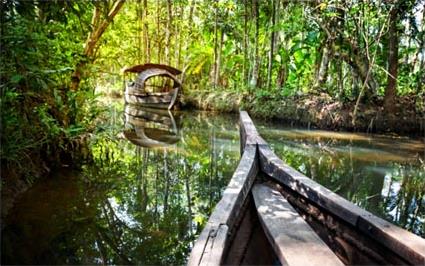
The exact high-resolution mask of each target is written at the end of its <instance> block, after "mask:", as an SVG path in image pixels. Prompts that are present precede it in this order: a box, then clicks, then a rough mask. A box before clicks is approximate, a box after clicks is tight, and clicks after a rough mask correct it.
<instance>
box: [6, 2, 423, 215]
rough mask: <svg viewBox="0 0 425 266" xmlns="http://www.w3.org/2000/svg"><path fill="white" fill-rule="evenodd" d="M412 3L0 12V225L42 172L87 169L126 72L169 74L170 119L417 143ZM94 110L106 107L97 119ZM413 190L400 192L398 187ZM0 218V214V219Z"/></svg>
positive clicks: (417, 65) (419, 58)
mask: <svg viewBox="0 0 425 266" xmlns="http://www.w3.org/2000/svg"><path fill="white" fill-rule="evenodd" d="M424 6H425V2H424V0H394V1H378V0H377V1H357V0H350V1H340V0H330V1H319V0H318V1H301V2H300V1H287V0H270V1H260V0H202V1H201V0H177V1H172V0H134V1H125V0H102V1H61V0H52V1H36V0H7V1H6V0H3V1H0V20H1V32H0V46H1V49H0V61H1V64H0V73H1V74H0V80H1V85H0V93H1V101H0V108H1V149H0V159H1V174H2V181H1V182H2V184H1V186H2V201H3V204H2V207H3V208H2V212H3V211H4V210H7V209H8V208H5V206H8V205H7V204H6V203H4V202H5V201H4V200H5V199H9V198H13V197H14V196H16V194H17V193H19V192H21V191H22V190H24V188H26V187H28V184H31V183H32V182H33V181H34V180H35V179H37V178H39V177H41V176H43V175H47V174H49V173H50V172H52V169H53V168H55V167H60V166H63V165H70V164H78V162H79V161H80V160H79V159H81V158H83V159H84V158H91V157H93V156H96V155H95V153H96V149H95V148H93V147H88V146H87V140H88V139H91V136H92V134H91V133H96V132H101V131H104V130H105V127H104V126H103V125H101V124H99V121H101V120H102V119H109V118H108V116H107V115H106V116H105V115H103V114H104V113H105V110H107V108H105V106H106V105H107V104H105V103H102V102H101V101H99V97H98V96H99V95H103V96H105V95H117V94H118V95H120V94H121V92H122V78H121V71H122V69H123V68H124V67H126V66H131V65H134V64H142V63H148V62H151V63H162V64H168V65H171V66H174V67H176V68H179V69H181V70H182V72H183V73H182V75H181V78H182V80H183V84H184V92H183V94H184V95H183V98H182V102H183V106H186V107H188V106H190V105H194V106H196V107H198V108H203V109H214V110H219V111H226V112H228V111H236V110H238V109H239V108H241V107H242V108H245V109H247V110H249V111H250V112H251V113H252V114H256V115H258V116H262V117H270V118H271V117H279V118H284V119H288V120H296V121H299V122H302V123H305V124H308V125H310V123H311V124H313V125H316V126H320V127H326V128H333V129H336V130H341V129H350V130H381V131H382V130H385V131H397V132H403V133H413V134H416V135H419V134H421V132H422V131H421V130H423V124H421V123H423V122H422V121H423V119H424V118H425V102H424V101H425V88H424V86H423V84H424V83H425V50H424V47H425V23H424V14H425V8H424ZM106 107H107V106H106ZM412 182H413V181H412ZM2 216H3V214H2Z"/></svg>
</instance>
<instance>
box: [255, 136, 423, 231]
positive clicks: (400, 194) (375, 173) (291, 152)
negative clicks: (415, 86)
mask: <svg viewBox="0 0 425 266" xmlns="http://www.w3.org/2000/svg"><path fill="white" fill-rule="evenodd" d="M288 131H289V133H288V132H286V130H280V131H278V130H273V131H271V132H269V131H268V130H263V131H262V132H261V133H262V134H263V135H264V136H265V139H266V140H267V141H269V142H270V143H271V144H272V147H273V149H274V150H275V152H276V154H277V155H278V156H279V157H281V158H282V159H283V160H284V161H285V162H286V163H288V164H289V165H291V166H292V167H294V168H296V169H298V170H299V171H300V172H302V173H304V174H305V175H307V176H309V177H311V178H313V179H314V180H316V181H317V182H319V183H320V184H322V185H324V186H325V187H327V188H329V189H331V190H332V191H334V192H336V193H338V194H339V195H341V196H343V197H344V198H346V199H348V200H350V201H352V202H354V203H355V204H357V205H359V206H361V207H362V208H365V209H367V210H369V211H370V212H372V213H374V214H376V215H378V216H380V217H382V218H384V219H386V220H388V221H390V222H392V223H395V224H397V225H399V226H401V227H403V228H406V229H408V230H410V231H412V232H414V233H415V234H418V235H421V236H422V237H424V236H425V233H424V224H425V208H424V205H425V204H424V203H425V198H424V193H425V176H424V175H425V164H424V162H423V161H422V159H421V158H423V156H424V155H423V154H421V153H419V152H418V151H419V150H418V149H416V147H417V146H420V144H419V143H416V142H415V143H416V145H415V146H412V145H410V144H411V143H413V142H414V141H407V143H408V144H409V145H408V146H406V145H404V144H403V143H398V142H397V141H395V140H392V141H393V146H392V147H390V146H389V145H388V149H386V147H387V146H384V145H383V143H385V144H387V143H389V142H390V139H385V138H384V137H382V136H381V137H379V138H378V139H377V144H376V145H375V142H374V138H372V137H368V138H367V139H366V140H365V139H364V138H360V137H359V136H357V135H356V136H357V138H355V139H353V138H351V137H350V136H351V135H350V134H347V135H349V136H344V135H343V133H338V138H332V136H331V137H326V136H325V135H324V134H325V133H324V132H323V131H319V135H318V136H317V135H315V134H314V132H315V131H310V132H307V133H305V134H301V135H299V134H298V135H297V134H292V132H293V131H294V130H288ZM297 132H298V131H297ZM403 141H405V140H400V142H403ZM393 147H403V149H402V151H401V153H397V151H395V150H393ZM408 147H413V148H414V149H411V150H409V149H408ZM365 155H367V156H365Z"/></svg>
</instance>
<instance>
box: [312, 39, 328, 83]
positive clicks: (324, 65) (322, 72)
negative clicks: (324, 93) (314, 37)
mask: <svg viewBox="0 0 425 266" xmlns="http://www.w3.org/2000/svg"><path fill="white" fill-rule="evenodd" d="M331 46H332V44H331V40H326V41H325V44H324V47H323V49H322V56H321V60H320V64H319V65H318V67H319V68H318V69H317V72H316V74H317V75H316V79H315V80H316V81H315V84H314V88H315V89H320V88H321V87H322V86H323V84H325V83H326V80H327V78H328V68H329V61H330V58H331Z"/></svg>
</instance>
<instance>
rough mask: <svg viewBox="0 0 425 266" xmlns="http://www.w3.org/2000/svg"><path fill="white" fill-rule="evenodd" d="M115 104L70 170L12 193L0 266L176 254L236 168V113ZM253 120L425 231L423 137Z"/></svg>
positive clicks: (294, 162)
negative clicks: (77, 165) (173, 111)
mask: <svg viewBox="0 0 425 266" xmlns="http://www.w3.org/2000/svg"><path fill="white" fill-rule="evenodd" d="M123 110H124V108H123V107H122V106H121V107H118V108H117V109H116V110H115V111H114V112H112V119H110V120H109V125H106V126H105V130H104V131H100V132H98V133H96V135H95V136H94V138H93V141H92V142H91V144H90V145H91V149H92V151H93V152H92V156H89V158H88V159H87V160H86V161H85V162H84V163H82V166H81V169H80V170H70V169H68V168H63V169H62V170H61V171H58V172H57V173H55V174H54V175H53V176H52V177H50V178H46V179H44V180H42V181H40V182H38V183H37V184H35V185H34V186H33V187H32V188H31V189H30V190H28V191H27V192H26V193H24V194H23V195H22V196H21V197H20V198H19V199H18V201H17V202H16V204H15V206H14V207H13V209H12V210H11V211H10V212H9V215H8V216H7V217H6V219H5V221H4V225H3V226H2V228H3V230H2V234H1V241H2V252H1V253H2V255H1V256H2V257H1V259H2V264H183V263H184V262H185V261H186V257H187V255H188V253H189V251H190V248H191V246H192V245H193V241H194V240H195V239H196V236H197V235H198V234H199V233H200V231H201V230H202V228H203V226H204V225H205V223H206V221H207V220H208V216H209V214H210V213H211V211H212V210H213V208H214V205H215V204H216V203H217V202H218V200H219V199H220V196H221V192H222V191H223V190H224V188H225V186H226V185H227V183H228V181H229V179H230V178H231V176H232V173H233V171H234V169H235V168H236V166H237V163H238V160H239V132H238V117H237V116H236V115H214V114H211V113H205V112H181V113H178V114H176V115H174V116H170V115H169V114H168V113H167V112H162V113H155V114H152V113H149V112H140V111H139V110H132V109H126V110H125V112H123ZM254 122H255V123H256V124H257V126H258V128H259V130H260V133H261V134H262V135H263V136H264V138H265V139H266V140H267V141H269V142H270V144H271V146H272V148H273V149H274V150H275V152H276V153H277V154H278V156H280V157H281V158H284V160H285V161H286V162H287V163H288V164H290V165H291V166H293V167H294V168H296V169H298V170H299V171H301V172H303V173H304V174H306V175H308V176H311V177H312V178H313V179H315V180H316V181H317V182H319V183H321V184H323V185H325V186H327V187H328V188H330V189H331V190H333V191H335V192H336V193H338V194H340V195H342V196H343V197H345V198H347V199H349V200H351V201H353V202H355V203H356V204H358V205H359V206H361V207H363V208H366V209H368V210H369V211H371V212H373V213H375V214H377V215H379V216H381V217H383V218H385V219H387V220H389V221H391V222H393V223H395V224H398V225H400V226H402V227H404V228H407V229H409V230H411V231H413V232H415V233H416V234H419V235H422V237H424V236H425V234H424V222H425V221H424V220H425V207H424V206H425V204H424V203H425V199H424V191H425V164H424V160H425V152H424V150H425V144H424V143H423V142H421V141H418V140H412V139H408V138H394V137H388V136H378V137H372V136H370V135H363V134H349V133H333V132H327V131H314V130H306V129H299V128H298V129H296V128H290V127H282V126H280V125H279V124H278V123H274V124H273V123H263V122H261V121H254ZM151 124H155V126H151Z"/></svg>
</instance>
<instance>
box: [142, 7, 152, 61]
mask: <svg viewBox="0 0 425 266" xmlns="http://www.w3.org/2000/svg"><path fill="white" fill-rule="evenodd" d="M148 15H149V13H148V1H147V0H143V18H144V19H143V33H144V47H143V48H144V53H145V59H146V60H145V63H149V62H150V61H151V47H150V46H151V45H150V39H149V24H148Z"/></svg>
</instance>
